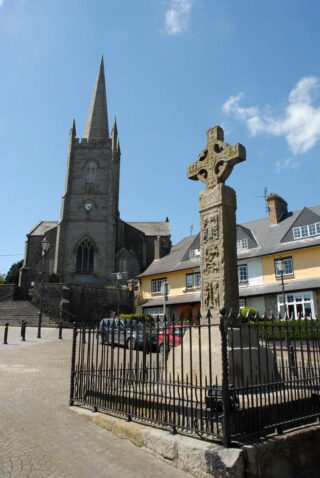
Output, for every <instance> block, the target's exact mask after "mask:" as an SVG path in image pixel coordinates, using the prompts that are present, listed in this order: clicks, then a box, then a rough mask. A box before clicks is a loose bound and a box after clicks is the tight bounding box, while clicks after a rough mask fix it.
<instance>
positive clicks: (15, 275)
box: [6, 260, 23, 285]
mask: <svg viewBox="0 0 320 478" xmlns="http://www.w3.org/2000/svg"><path fill="white" fill-rule="evenodd" d="M22 266H23V260H21V261H18V262H15V263H14V264H12V266H11V267H10V269H9V272H8V274H7V275H6V284H16V285H18V282H19V269H21V267H22Z"/></svg>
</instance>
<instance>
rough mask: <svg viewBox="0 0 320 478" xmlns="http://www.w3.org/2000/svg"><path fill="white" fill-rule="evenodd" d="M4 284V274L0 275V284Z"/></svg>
mask: <svg viewBox="0 0 320 478" xmlns="http://www.w3.org/2000/svg"><path fill="white" fill-rule="evenodd" d="M5 283H6V276H5V275H4V274H0V284H5Z"/></svg>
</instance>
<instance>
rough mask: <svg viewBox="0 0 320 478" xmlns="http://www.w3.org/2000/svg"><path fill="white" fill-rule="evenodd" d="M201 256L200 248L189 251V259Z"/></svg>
mask: <svg viewBox="0 0 320 478" xmlns="http://www.w3.org/2000/svg"><path fill="white" fill-rule="evenodd" d="M199 257H200V249H191V250H190V251H189V259H190V260H192V261H193V260H195V259H198V258H199Z"/></svg>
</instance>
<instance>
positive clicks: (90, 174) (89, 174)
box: [85, 161, 97, 184]
mask: <svg viewBox="0 0 320 478" xmlns="http://www.w3.org/2000/svg"><path fill="white" fill-rule="evenodd" d="M96 169H97V167H96V163H95V162H94V161H90V162H89V163H88V164H87V166H86V173H85V181H86V184H94V183H95V180H96Z"/></svg>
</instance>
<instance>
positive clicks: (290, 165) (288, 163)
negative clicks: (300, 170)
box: [274, 157, 300, 173]
mask: <svg viewBox="0 0 320 478" xmlns="http://www.w3.org/2000/svg"><path fill="white" fill-rule="evenodd" d="M299 165H300V163H299V161H297V160H295V159H294V158H292V157H290V158H286V159H282V160H281V159H279V160H278V161H276V162H275V165H274V167H275V171H276V173H280V172H281V171H283V170H284V169H295V168H297V167H298V166H299Z"/></svg>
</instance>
